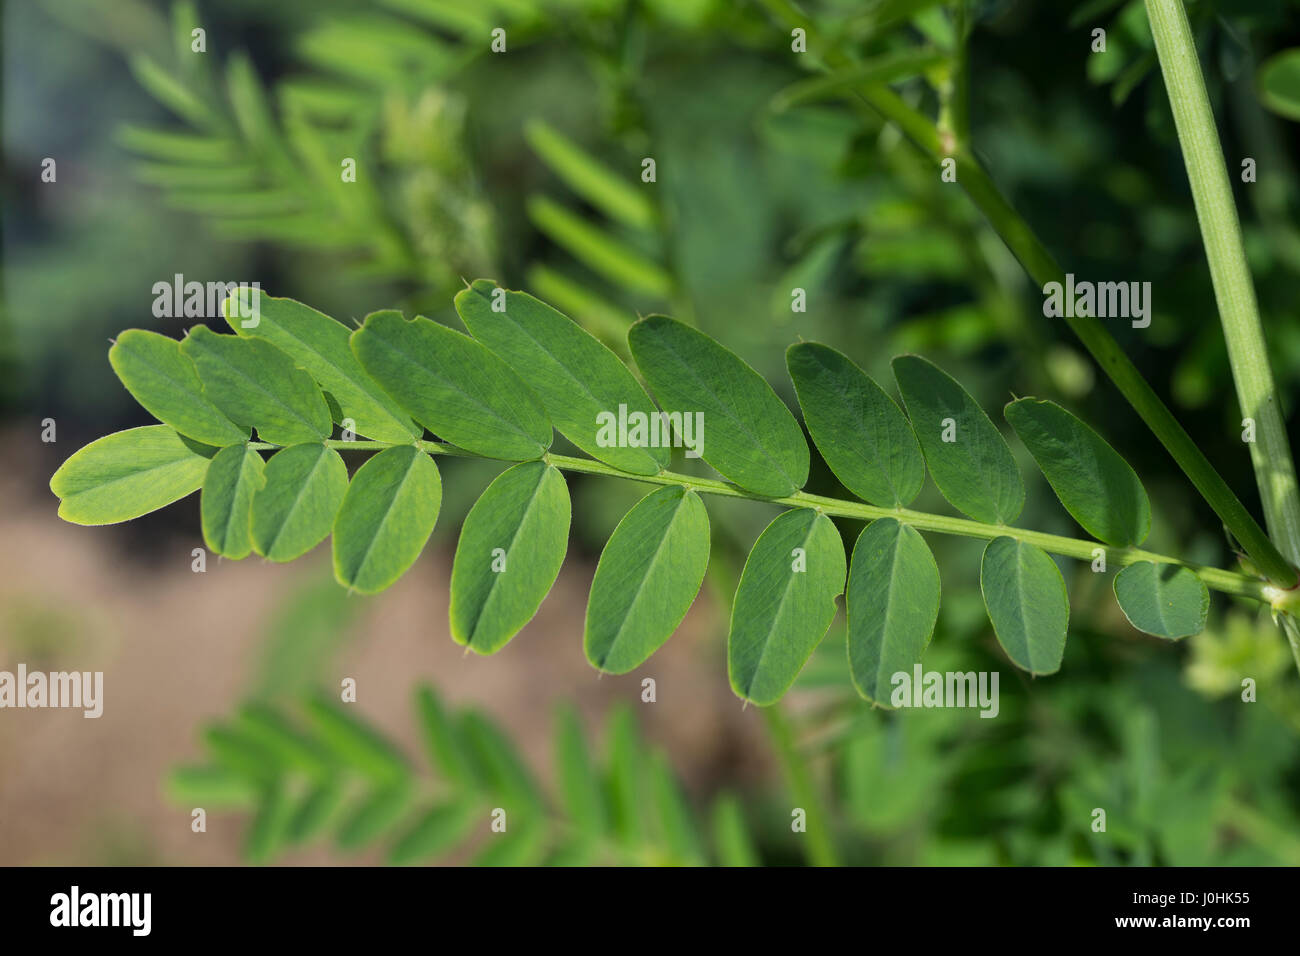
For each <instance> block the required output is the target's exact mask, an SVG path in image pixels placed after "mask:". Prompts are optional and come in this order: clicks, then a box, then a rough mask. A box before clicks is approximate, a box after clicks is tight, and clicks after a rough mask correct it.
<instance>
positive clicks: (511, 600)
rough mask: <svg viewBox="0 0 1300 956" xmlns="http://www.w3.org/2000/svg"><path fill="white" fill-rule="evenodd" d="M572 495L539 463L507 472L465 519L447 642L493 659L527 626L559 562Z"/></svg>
mask: <svg viewBox="0 0 1300 956" xmlns="http://www.w3.org/2000/svg"><path fill="white" fill-rule="evenodd" d="M569 517H570V508H569V489H568V486H567V485H566V484H565V482H564V476H563V475H561V474H560V472H559V471H557V470H556V469H555V468H552V467H551V466H550V465H547V464H544V463H543V462H540V461H529V462H524V463H523V464H520V465H515V466H514V467H512V468H508V469H506V471H504V472H502V473H501V474H500V475H498V476H497V478H496V480H495V481H493V482H492V484H490V485H488V488H487V490H486V491H485V492H483V495H482V497H480V498H479V500H478V501H477V502H475V503H474V507H472V508H471V509H470V510H469V514H468V515H466V516H465V524H464V525H463V526H462V528H461V532H460V541H459V543H458V544H457V545H456V557H455V559H454V560H453V562H452V569H451V611H450V616H451V636H452V637H453V638H454V639H455V640H456V642H457V643H458V644H463V645H465V646H466V647H468V648H470V650H473V651H476V652H478V653H480V654H494V653H496V652H497V651H499V650H500V649H501V648H502V647H504V646H505V645H506V642H507V641H509V640H510V638H512V637H514V636H515V634H517V633H519V630H520V629H521V628H522V627H523V626H524V625H525V624H527V623H528V622H529V621H530V620H532V618H533V615H534V614H536V613H537V609H538V608H539V607H540V606H541V603H542V600H543V599H544V598H545V597H546V595H547V592H549V591H550V590H551V585H553V584H554V583H555V578H556V575H558V574H559V573H560V565H562V564H563V563H564V554H565V551H566V550H567V549H568V543H569Z"/></svg>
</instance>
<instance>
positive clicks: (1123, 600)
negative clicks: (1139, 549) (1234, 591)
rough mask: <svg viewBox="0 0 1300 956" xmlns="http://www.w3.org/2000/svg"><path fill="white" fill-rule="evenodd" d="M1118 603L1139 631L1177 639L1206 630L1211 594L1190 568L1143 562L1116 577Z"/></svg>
mask: <svg viewBox="0 0 1300 956" xmlns="http://www.w3.org/2000/svg"><path fill="white" fill-rule="evenodd" d="M1114 587H1115V600H1117V601H1118V602H1119V606H1120V610H1122V611H1123V612H1124V616H1125V617H1126V618H1128V620H1129V623H1130V624H1132V625H1133V626H1134V627H1136V628H1137V629H1138V630H1139V631H1145V632H1146V633H1147V634H1154V635H1155V636H1156V637H1166V638H1169V639H1171V640H1177V639H1178V638H1180V637H1189V636H1191V635H1193V634H1199V633H1200V632H1201V631H1202V630H1204V629H1205V616H1206V614H1207V613H1208V612H1209V609H1210V592H1209V589H1208V588H1206V586H1205V582H1204V581H1202V580H1201V579H1200V578H1198V577H1197V576H1196V573H1195V572H1194V571H1192V570H1191V569H1190V568H1184V567H1180V566H1179V565H1176V564H1155V563H1153V562H1151V561H1139V562H1138V563H1137V564H1130V565H1129V566H1128V567H1126V568H1122V569H1121V570H1120V572H1119V574H1117V575H1115V585H1114Z"/></svg>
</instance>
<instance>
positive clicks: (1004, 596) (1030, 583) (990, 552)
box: [980, 537, 1070, 674]
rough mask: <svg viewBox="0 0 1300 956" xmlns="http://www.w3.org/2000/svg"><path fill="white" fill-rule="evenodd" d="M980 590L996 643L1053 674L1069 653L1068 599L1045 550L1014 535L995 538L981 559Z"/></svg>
mask: <svg viewBox="0 0 1300 956" xmlns="http://www.w3.org/2000/svg"><path fill="white" fill-rule="evenodd" d="M980 590H981V591H983V593H984V606H985V608H987V609H988V612H989V620H990V621H992V622H993V631H994V633H995V634H997V638H998V643H999V644H1001V645H1002V649H1003V650H1004V651H1006V652H1007V656H1008V657H1010V658H1011V661H1012V663H1014V664H1015V665H1016V666H1017V667H1020V668H1023V669H1024V670H1027V671H1029V672H1030V673H1031V674H1054V673H1056V671H1057V670H1059V669H1060V666H1061V657H1062V655H1063V654H1064V653H1065V633H1066V629H1067V628H1068V626H1069V623H1070V599H1069V595H1068V594H1067V593H1066V590H1065V579H1064V578H1063V577H1061V569H1060V568H1058V567H1057V566H1056V562H1055V561H1053V560H1052V558H1051V556H1050V555H1049V554H1047V552H1045V551H1042V550H1041V549H1039V548H1036V547H1034V546H1033V545H1032V544H1025V542H1023V541H1017V540H1016V539H1015V538H1008V537H1001V538H994V539H993V540H992V541H990V542H989V543H988V547H986V548H985V549H984V559H983V561H982V562H981V563H980Z"/></svg>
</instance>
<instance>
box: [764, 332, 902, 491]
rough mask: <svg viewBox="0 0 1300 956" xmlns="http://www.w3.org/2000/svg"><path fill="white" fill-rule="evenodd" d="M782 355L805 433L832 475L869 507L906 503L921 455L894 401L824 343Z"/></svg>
mask: <svg viewBox="0 0 1300 956" xmlns="http://www.w3.org/2000/svg"><path fill="white" fill-rule="evenodd" d="M785 361H786V366H787V367H788V368H789V370H790V378H791V380H792V381H793V382H794V388H795V391H796V392H797V393H798V395H799V405H800V406H801V407H802V408H803V417H804V422H805V423H806V424H807V425H808V432H809V434H811V435H812V438H813V442H814V443H815V444H816V445H817V450H818V451H820V452H821V453H822V457H823V458H825V459H826V464H827V465H829V466H830V469H831V471H832V472H834V474H835V477H836V478H838V479H839V480H840V481H841V483H843V485H844V487H845V488H847V489H849V491H851V492H853V494H855V495H857V496H858V497H859V498H861V499H862V500H864V501H869V502H871V503H872V504H873V505H879V506H881V507H896V508H906V507H907V506H908V505H909V504H911V503H912V501H913V500H915V498H916V496H917V495H918V494H920V492H921V485H922V484H923V483H924V482H925V460H924V459H923V458H922V457H921V446H920V445H918V444H917V442H916V435H914V434H913V433H912V426H911V425H910V424H908V421H907V418H906V417H905V416H904V415H903V412H902V410H901V409H900V408H899V407H898V406H897V405H896V404H895V403H894V400H893V399H892V398H890V397H889V395H887V394H886V393H885V390H884V389H883V388H881V387H880V386H879V385H877V384H876V383H875V381H873V380H872V379H871V378H870V377H869V376H868V375H867V373H866V372H864V371H862V369H860V368H858V367H857V366H856V365H854V364H853V362H852V361H850V360H849V358H848V356H846V355H844V354H843V353H841V352H837V351H836V350H835V349H832V348H829V347H827V346H825V345H818V344H816V343H813V342H801V343H799V344H798V345H792V346H790V348H789V349H788V350H787V351H786V353H785Z"/></svg>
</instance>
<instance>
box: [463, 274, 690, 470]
mask: <svg viewBox="0 0 1300 956" xmlns="http://www.w3.org/2000/svg"><path fill="white" fill-rule="evenodd" d="M496 288H497V286H496V283H494V282H490V281H489V280H487V279H479V280H477V281H476V282H475V283H474V284H473V286H471V287H470V288H469V289H465V290H464V291H462V292H460V293H459V294H458V295H457V296H456V311H457V312H458V313H460V317H461V319H462V320H464V322H465V325H466V326H467V327H468V328H469V330H470V332H471V333H473V335H474V337H475V338H476V339H478V340H479V341H480V342H482V343H483V344H484V345H486V346H487V347H488V348H490V349H491V350H492V351H493V352H495V353H496V354H497V355H498V356H500V357H501V358H503V359H505V361H506V363H507V364H509V365H510V367H511V368H513V369H514V370H515V371H516V372H518V373H519V374H520V375H521V376H525V377H526V378H527V381H528V385H529V387H530V388H532V389H533V390H534V391H535V392H536V393H537V394H538V396H539V397H540V398H541V400H542V404H543V405H544V406H545V408H546V411H547V412H548V413H549V414H550V417H551V421H552V422H554V423H555V427H556V428H558V429H559V430H560V432H561V433H562V434H563V435H564V436H565V437H566V438H568V439H569V440H570V441H572V442H573V443H574V444H575V445H577V446H578V447H579V448H581V449H582V450H583V451H585V452H586V453H587V454H589V455H591V456H592V457H593V458H598V459H600V460H601V461H604V462H607V463H609V464H611V465H613V466H614V467H615V468H620V469H622V470H623V471H629V472H632V473H633V474H636V475H653V474H657V473H658V472H660V471H662V470H663V469H664V468H667V467H668V463H669V461H670V459H671V457H672V452H671V450H670V449H669V448H668V447H666V445H665V446H664V447H656V448H644V447H642V448H632V447H619V445H617V444H612V443H610V442H608V441H606V442H605V443H604V444H602V441H601V439H602V431H606V430H605V429H602V428H601V423H602V421H603V420H604V419H603V418H602V416H604V415H612V416H614V417H615V419H617V417H618V416H619V411H620V407H626V410H627V411H628V412H629V413H632V412H636V413H639V414H641V415H642V416H645V417H646V418H647V419H648V417H649V416H650V415H651V414H654V413H655V412H656V411H657V409H655V406H654V403H653V402H652V401H650V396H648V395H647V394H646V393H645V389H644V388H642V387H641V386H640V384H638V383H637V380H636V379H635V378H634V377H633V375H632V373H631V372H630V371H628V368H627V366H626V365H624V364H623V363H622V362H620V361H619V360H618V357H617V356H616V355H615V354H614V353H613V352H611V351H610V350H609V349H607V348H606V347H605V346H604V345H601V344H600V342H599V341H597V340H596V339H595V338H593V337H592V336H591V335H590V334H588V333H587V332H586V331H585V330H584V329H583V328H582V327H581V326H579V325H578V324H577V323H576V322H574V321H573V320H572V319H570V318H569V317H568V316H566V315H564V314H562V313H560V312H557V311H556V310H555V309H553V308H551V307H550V306H549V305H547V304H546V303H544V302H541V301H539V300H537V299H535V298H533V297H532V296H531V295H528V294H527V293H524V292H506V291H505V290H501V293H498V294H501V295H503V296H504V298H503V299H502V301H503V303H504V305H505V311H504V312H494V311H493V309H492V302H493V294H494V290H495V289H496ZM613 437H614V438H617V437H618V436H617V429H615V430H614V432H613Z"/></svg>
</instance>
